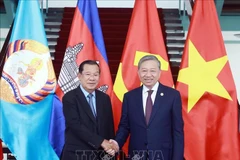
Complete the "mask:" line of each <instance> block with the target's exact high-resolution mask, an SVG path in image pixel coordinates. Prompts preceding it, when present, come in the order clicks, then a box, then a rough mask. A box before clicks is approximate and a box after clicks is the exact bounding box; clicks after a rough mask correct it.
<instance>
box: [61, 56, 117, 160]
mask: <svg viewBox="0 0 240 160" xmlns="http://www.w3.org/2000/svg"><path fill="white" fill-rule="evenodd" d="M78 78H79V80H80V86H79V87H77V88H76V89H74V90H72V91H69V92H68V93H66V94H65V95H64V97H63V112H64V116H65V120H66V130H65V145H64V149H63V153H62V158H61V159H62V160H78V159H79V160H80V159H102V158H103V157H104V156H108V157H109V155H106V154H105V153H104V150H105V151H107V150H109V149H112V145H111V144H110V143H109V141H108V140H109V139H112V138H114V126H113V114H112V106H111V102H110V98H109V96H108V95H107V94H105V93H103V92H101V91H98V90H96V87H97V85H98V83H99V79H100V67H99V65H98V63H97V62H96V61H93V60H86V61H84V62H82V63H81V64H80V66H79V74H78Z"/></svg>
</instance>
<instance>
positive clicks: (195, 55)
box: [178, 40, 232, 112]
mask: <svg viewBox="0 0 240 160" xmlns="http://www.w3.org/2000/svg"><path fill="white" fill-rule="evenodd" d="M188 43H189V45H188V47H189V48H188V53H189V57H188V58H189V59H188V67H187V68H183V69H181V70H180V71H179V76H178V81H179V82H182V83H184V84H186V85H188V112H190V111H191V109H192V108H193V107H194V106H195V104H196V103H197V102H198V100H199V99H200V98H201V97H202V96H203V94H204V93H205V92H209V93H212V94H215V95H217V96H219V97H222V98H226V99H228V100H232V98H231V96H230V95H229V93H228V91H227V90H226V88H224V86H223V85H222V83H221V81H220V80H219V79H218V74H219V73H220V72H221V70H222V69H223V67H224V66H225V64H226V63H227V61H228V58H227V56H222V57H220V58H217V59H214V60H211V61H206V60H205V59H204V58H203V57H202V56H201V54H200V53H199V52H198V50H197V49H196V47H195V46H194V44H193V43H192V42H191V40H189V42H188Z"/></svg>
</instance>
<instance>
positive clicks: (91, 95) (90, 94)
mask: <svg viewBox="0 0 240 160" xmlns="http://www.w3.org/2000/svg"><path fill="white" fill-rule="evenodd" d="M87 97H88V98H89V101H88V103H89V105H90V107H91V110H92V113H93V116H94V117H95V118H96V116H97V114H96V111H95V109H94V105H93V98H92V97H93V94H92V93H89V95H88V96H87Z"/></svg>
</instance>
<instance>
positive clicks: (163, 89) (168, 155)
mask: <svg viewBox="0 0 240 160" xmlns="http://www.w3.org/2000/svg"><path fill="white" fill-rule="evenodd" d="M160 68H161V63H160V61H159V60H158V59H157V58H156V57H155V56H153V55H147V56H144V57H143V58H141V59H140V61H139V63H138V76H139V79H140V81H141V82H142V84H143V85H142V86H141V87H139V88H136V89H134V90H132V91H129V92H128V93H126V94H125V95H124V98H123V103H122V115H121V120H120V123H119V126H118V131H117V134H116V138H115V140H111V142H112V143H113V144H114V145H116V148H118V149H119V148H121V147H122V146H123V145H124V143H125V142H126V140H127V138H128V136H130V141H129V148H128V154H129V156H130V158H131V159H136V158H140V159H142V160H183V148H184V136H183V119H182V103H181V97H180V93H179V92H178V91H177V90H175V89H173V88H170V87H167V86H164V85H163V84H161V83H160V82H159V81H158V80H159V78H160V75H161V70H160Z"/></svg>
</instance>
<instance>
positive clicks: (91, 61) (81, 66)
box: [78, 60, 100, 74]
mask: <svg viewBox="0 0 240 160" xmlns="http://www.w3.org/2000/svg"><path fill="white" fill-rule="evenodd" d="M85 64H89V65H97V66H98V69H99V73H100V66H99V64H98V63H97V61H94V60H85V61H83V62H82V63H81V64H80V65H79V68H78V71H79V73H81V74H82V71H83V68H84V65H85Z"/></svg>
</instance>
